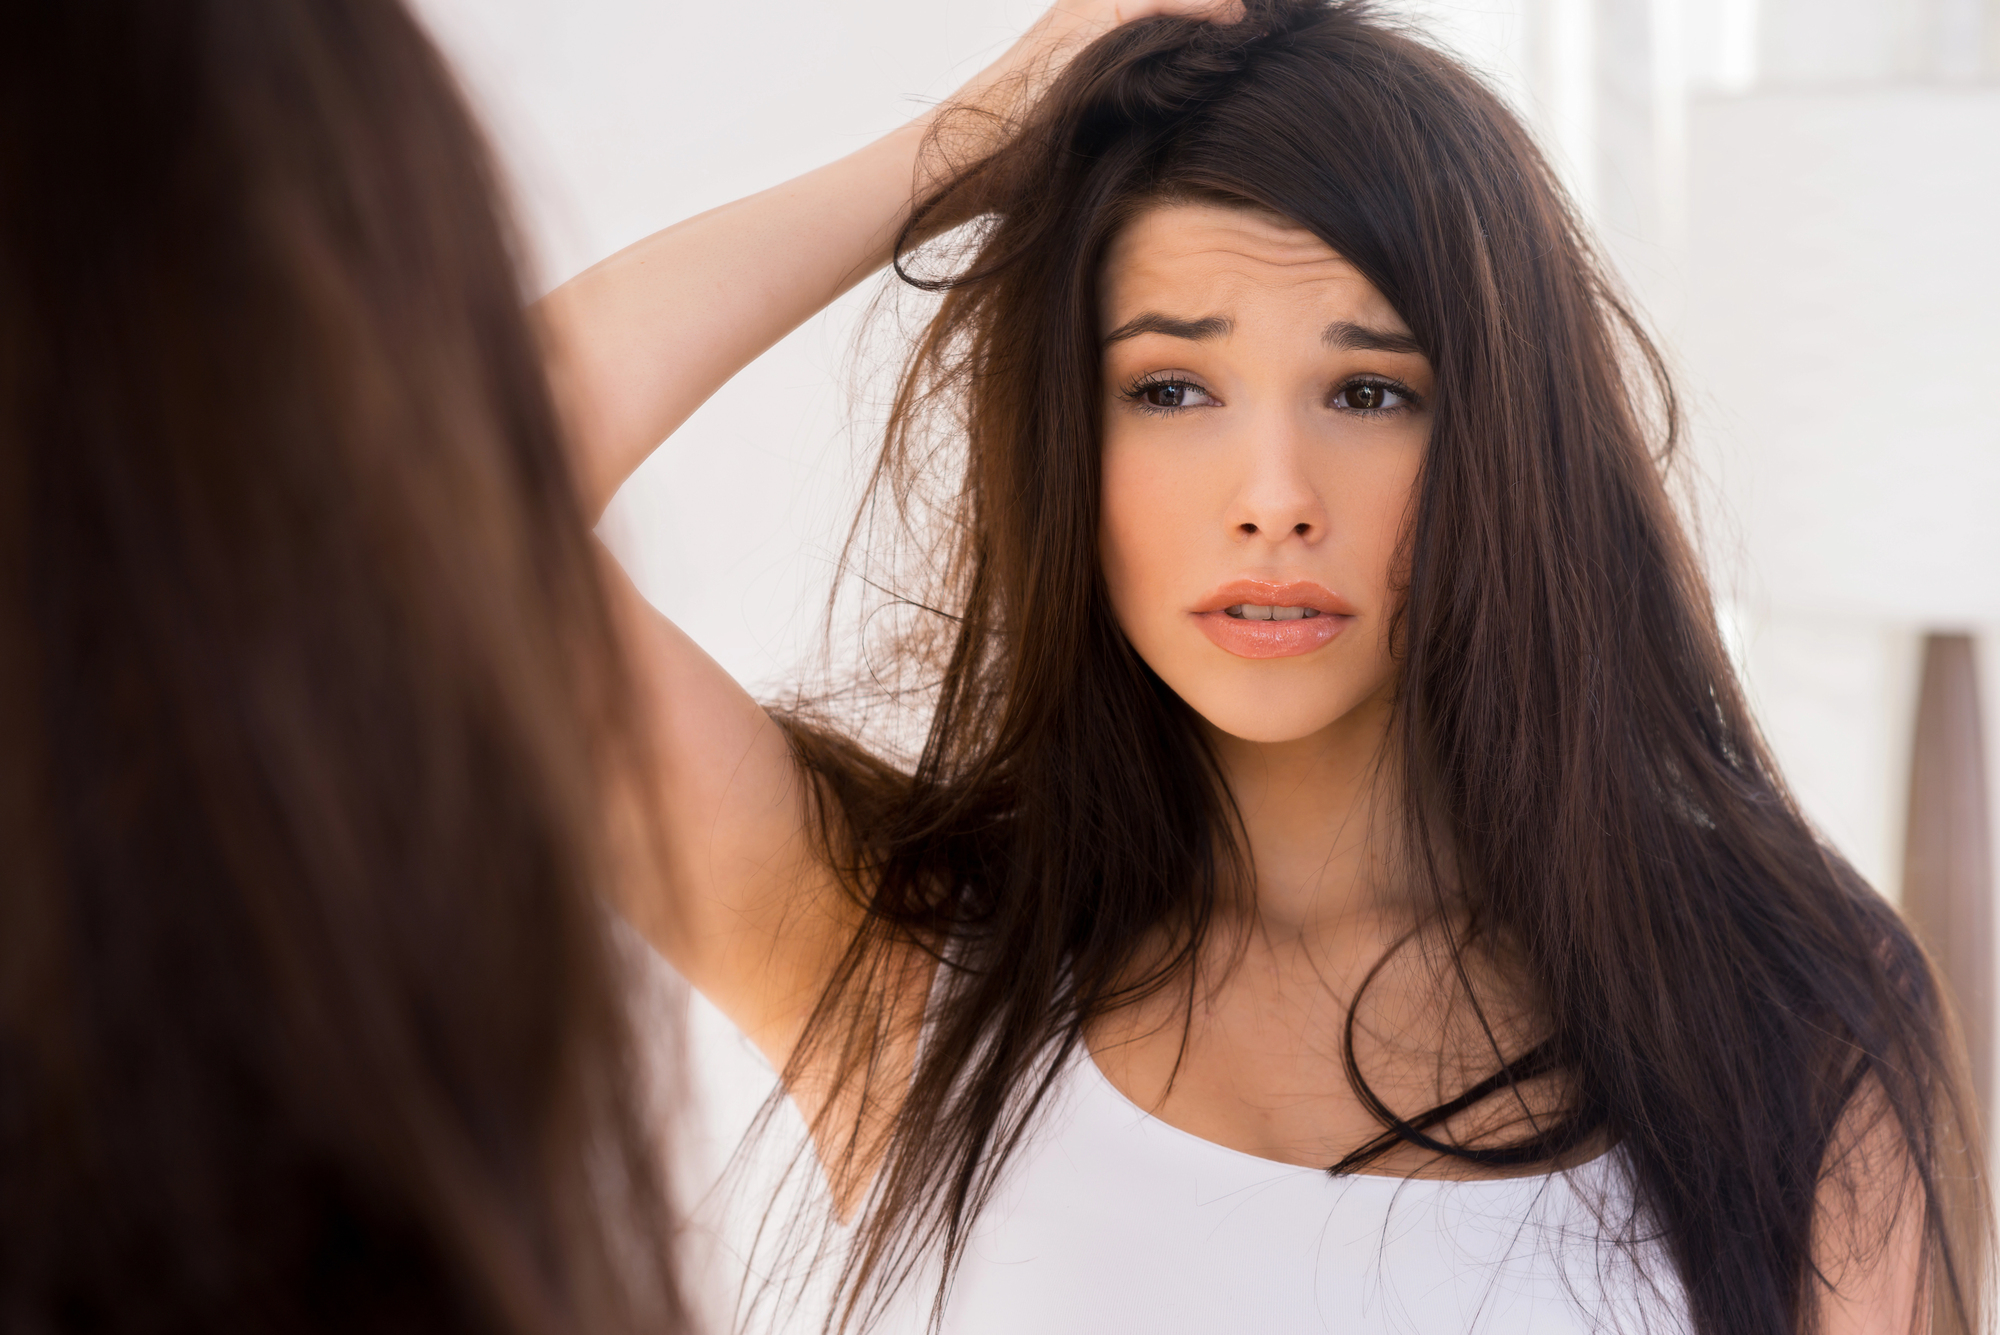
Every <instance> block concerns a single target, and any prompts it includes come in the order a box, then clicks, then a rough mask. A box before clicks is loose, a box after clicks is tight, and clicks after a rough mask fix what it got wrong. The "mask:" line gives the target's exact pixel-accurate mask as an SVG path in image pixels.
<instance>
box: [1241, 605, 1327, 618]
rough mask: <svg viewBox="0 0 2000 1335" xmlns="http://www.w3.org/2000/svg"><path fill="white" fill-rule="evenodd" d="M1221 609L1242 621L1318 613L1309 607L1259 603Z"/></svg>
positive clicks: (1312, 615)
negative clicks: (1275, 605) (1273, 605)
mask: <svg viewBox="0 0 2000 1335" xmlns="http://www.w3.org/2000/svg"><path fill="white" fill-rule="evenodd" d="M1222 610H1223V611H1224V612H1227V613H1228V614H1229V615H1230V616H1233V617H1236V618H1238V619H1240V620H1243V621H1299V620H1302V619H1304V618H1306V617H1316V616H1318V615H1319V612H1318V611H1317V610H1316V609H1314V608H1310V607H1265V606H1263V605H1261V604H1259V603H1238V604H1236V606H1234V607H1225V608H1223V609H1222Z"/></svg>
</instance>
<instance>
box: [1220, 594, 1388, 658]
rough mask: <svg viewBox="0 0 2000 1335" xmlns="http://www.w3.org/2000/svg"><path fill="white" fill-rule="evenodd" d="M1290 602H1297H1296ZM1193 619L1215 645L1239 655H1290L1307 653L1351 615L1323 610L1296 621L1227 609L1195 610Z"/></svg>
mask: <svg viewBox="0 0 2000 1335" xmlns="http://www.w3.org/2000/svg"><path fill="white" fill-rule="evenodd" d="M1293 606H1297V604H1296V603H1294V604H1293ZM1194 619H1195V622H1196V624H1197V625H1199V626H1200V627H1201V630H1202V634H1204V635H1206V636H1208V638H1209V639H1211V640H1213V641H1214V642H1215V644H1216V647H1217V648H1220V649H1226V650H1228V651H1229V652H1230V653H1232V654H1235V655H1236V656H1237V657H1238V658H1290V657H1292V656H1293V655H1294V654H1309V653H1311V652H1312V651H1313V650H1315V649H1317V648H1319V647H1320V646H1321V645H1323V644H1325V643H1326V642H1327V641H1328V640H1331V639H1332V638H1333V637H1334V636H1336V635H1338V634H1340V632H1341V631H1342V630H1344V629H1346V627H1347V625H1348V623H1349V622H1351V621H1353V620H1354V618H1353V617H1344V616H1337V615H1333V614H1330V613H1326V612H1322V613H1320V614H1319V615H1318V616H1309V617H1301V618H1299V619H1298V620H1297V621H1246V620H1243V619H1241V618H1238V617H1233V616H1231V615H1229V613H1227V612H1223V611H1215V612H1197V613H1196V614H1195V618H1194Z"/></svg>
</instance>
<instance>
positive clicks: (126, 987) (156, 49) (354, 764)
mask: <svg viewBox="0 0 2000 1335" xmlns="http://www.w3.org/2000/svg"><path fill="white" fill-rule="evenodd" d="M8 28H9V31H8V36H7V40H6V41H5V42H0V846H4V847H5V849H6V865H5V868H4V870H0V1329H5V1330H8V1331H20V1332H45V1331H85V1330H87V1331H97V1332H105V1333H106V1335H118V1333H121V1332H141V1331H145V1332H194V1331H248V1330H258V1331H272V1332H285V1333H288V1335H299V1333H303V1332H326V1333H328V1335H332V1333H334V1332H361V1331H367V1332H391V1333H395V1332H412V1333H414V1332H420V1331H421V1332H426V1333H427V1335H441V1333H445V1332H453V1333H459V1335H473V1333H475V1332H476V1333H478V1335H582V1333H583V1332H589V1333H590V1335H618V1333H620V1332H634V1333H636V1332H638V1331H642V1330H643V1331H646V1332H662V1331H665V1332H672V1331H677V1330H681V1329H684V1328H685V1325H686V1323H685V1320H684V1318H683V1315H682V1311H681V1303H680V1300H679V1297H678V1290H677V1286H676V1279H675V1276H674V1274H673V1272H672V1270H671V1267H670V1266H669V1265H668V1263H667V1261H668V1257H669V1254H670V1242H671V1237H670V1228H669V1219H668V1216H667V1212H666V1209H665V1206H664V1204H663V1188H662V1184H661V1178H660V1174H659V1163H658V1156H657V1154H656V1152H655V1148H654V1142H653V1137H652V1135H651V1132H650V1129H649V1128H647V1127H646V1126H644V1125H643V1124H642V1122H641V1119H640V1105H639V1102H638V1099H639V1096H640V1094H641V1081H642V1080H643V1079H644V1077H645V1075H646V1072H644V1071H643V1069H642V1068H640V1067H639V1065H638V1063H637V1061H636V1059H635V1058H634V1055H633V1052H632V1048H631V1044H630V1042H629V1035H628V1034H627V1032H626V1022H625V998H624V997H623V996H622V995H621V994H620V992H619V990H618V981H617V980H618V977H619V974H618V970H617V967H616V964H617V959H616V956H615V955H614V953H613V948H614V943H613V942H612V941H610V940H609V939H608V937H607V930H608V927H609V920H608V917H607V915H606V913H605V912H604V910H603V909H602V907H601V897H600V892H601V891H602V890H604V889H605V888H606V887H607V881H608V878H609V875H610V871H611V864H610V861H609V856H610V850H608V849H607V848H606V847H605V839H606V834H605V830H604V824H605V819H604V814H603V813H604V807H605V803H606V800H607V797H608V796H609V795H611V794H612V793H613V792H615V791H617V790H616V789H615V788H614V785H620V784H623V783H625V782H627V779H626V778H624V777H621V776H624V775H626V774H627V773H631V774H634V775H636V774H637V773H638V771H632V770H628V763H630V762H633V761H634V758H633V757H630V756H626V755H624V754H623V745H624V744H623V743H622V742H621V741H620V738H621V737H622V736H623V735H624V733H625V731H626V722H625V714H624V708H625V705H624V701H625V698H626V694H627V692H626V688H625V683H624V681H623V679H622V669H621V668H620V666H619V659H618V655H617V653H616V645H615V639H614V631H613V626H612V622H611V619H610V613H609V609H608V605H607V602H606V598H605V594H604V591H603V589H602V587H601V585H600V582H599V579H598V567H597V564H596V561H597V556H596V550H595V547H594V544H593V541H592V539H591V535H590V530H589V526H588V524H587V522H586V521H585V519H584V516H583V513H582V509H581V507H580V505H579V503H578V501H577V498H576V495H575V492H574V488H573V487H572V485H571V481H570V477H569V473H568V467H567V461H566V456H565V451H564V448H563V442H562V440H561V438H560V434H559V432H558V429H557V421H556V416H555V412H554V410H553V407H552V405H551V402H550V396H549V392H548V388H547V385H546V384H545V381H544V375H543V370H542V364H541V353H540V349H539V348H538V346H537V342H536V339H535V337H534V336H533V332H532V330H531V329H530V327H529V325H528V323H527V321H526V318H525V317H524V314H523V310H522V292H521V287H520V282H519V278H518V276H517V272H516V268H515V264H514V254H513V249H512V245H511V239H510V237H509V234H508V231H507V227H506V225H505V220H504V218H503V216H502V213H501V211H500V210H499V209H498V208H497V206H496V199H497V193H496V189H495V176H494V172H493V170H492V166H491V164H490V162H489V159H488V156H487V151H486V147H485V144H484V143H483V141H482V139H481V136H480V134H479V132H478V130H477V128H476V126H475V125H474V123H473V121H472V118H471V116H470V115H469V114H468V112H467V110H466V108H465V106H464V104H463V102H462V100H461V98H460V96H459V93H458V91H457V89H456V87H455V86H454V84H453V81H452V79H451V76H450V74H449V72H448V70H447V69H446V67H445V65H444V63H443V61H442V60H441V59H440V58H439V56H438V54H437V52H436V51H435V50H434V49H433V48H432V47H431V45H430V43H429V42H428V40H427V39H426V38H425V37H424V35H423V33H422V32H421V30H420V29H419V28H418V27H417V26H416V24H415V22H414V21H413V20H412V19H411V17H410V15H409V14H408V13H407V12H406V11H405V10H404V9H403V7H402V5H401V4H400V3H398V0H64V3H60V4H51V5H35V6H30V7H28V8H27V9H24V10H21V11H17V12H15V14H14V17H13V18H12V19H11V20H9V24H8Z"/></svg>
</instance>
